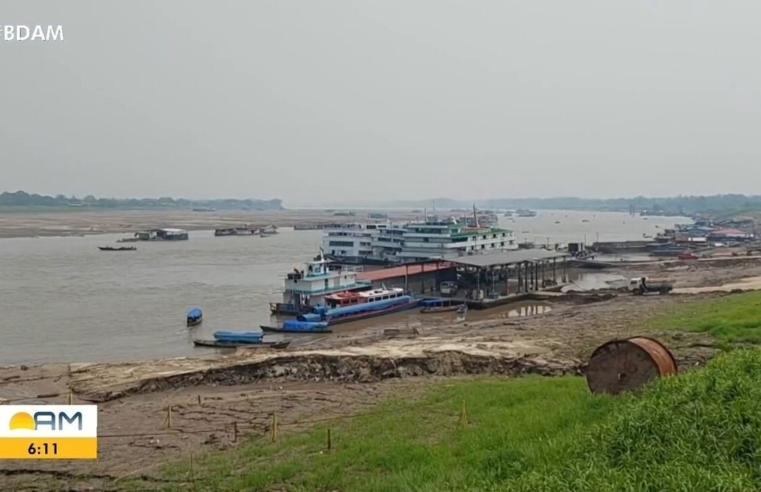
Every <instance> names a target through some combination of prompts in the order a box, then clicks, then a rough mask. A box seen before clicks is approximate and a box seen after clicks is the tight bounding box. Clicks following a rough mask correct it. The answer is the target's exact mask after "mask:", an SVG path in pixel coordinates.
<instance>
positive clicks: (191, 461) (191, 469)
mask: <svg viewBox="0 0 761 492" xmlns="http://www.w3.org/2000/svg"><path fill="white" fill-rule="evenodd" d="M190 482H191V483H193V484H195V482H196V475H195V473H194V472H193V453H190Z"/></svg>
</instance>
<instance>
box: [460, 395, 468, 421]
mask: <svg viewBox="0 0 761 492" xmlns="http://www.w3.org/2000/svg"><path fill="white" fill-rule="evenodd" d="M459 424H460V427H467V426H468V411H467V410H465V400H462V409H461V410H460V421H459Z"/></svg>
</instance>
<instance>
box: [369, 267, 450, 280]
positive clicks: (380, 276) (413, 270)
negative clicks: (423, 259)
mask: <svg viewBox="0 0 761 492" xmlns="http://www.w3.org/2000/svg"><path fill="white" fill-rule="evenodd" d="M453 266H454V265H452V264H451V263H446V262H441V263H423V264H417V265H406V266H398V267H392V268H382V269H380V270H373V271H371V272H362V273H360V274H358V275H357V278H358V279H360V280H368V281H371V282H377V281H379V280H387V279H390V278H396V277H404V276H405V275H417V274H418V273H427V272H436V271H439V270H446V269H447V268H452V267H453Z"/></svg>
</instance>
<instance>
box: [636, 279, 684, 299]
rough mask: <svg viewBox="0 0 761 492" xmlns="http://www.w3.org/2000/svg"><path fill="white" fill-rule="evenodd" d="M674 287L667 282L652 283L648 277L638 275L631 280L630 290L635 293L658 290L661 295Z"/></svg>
mask: <svg viewBox="0 0 761 492" xmlns="http://www.w3.org/2000/svg"><path fill="white" fill-rule="evenodd" d="M672 289H673V286H672V285H671V284H668V283H666V282H657V283H654V284H651V283H650V282H648V278H647V277H637V278H633V279H630V280H629V290H630V291H631V292H632V293H634V295H643V294H647V293H648V292H657V293H659V294H661V295H665V294H668V293H669V292H671V290H672Z"/></svg>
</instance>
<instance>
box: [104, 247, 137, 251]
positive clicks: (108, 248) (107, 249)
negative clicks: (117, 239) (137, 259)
mask: <svg viewBox="0 0 761 492" xmlns="http://www.w3.org/2000/svg"><path fill="white" fill-rule="evenodd" d="M98 249H99V250H101V251H136V250H137V248H136V247H134V246H119V247H118V248H115V247H113V246H98Z"/></svg>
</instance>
